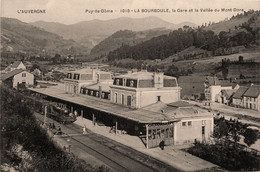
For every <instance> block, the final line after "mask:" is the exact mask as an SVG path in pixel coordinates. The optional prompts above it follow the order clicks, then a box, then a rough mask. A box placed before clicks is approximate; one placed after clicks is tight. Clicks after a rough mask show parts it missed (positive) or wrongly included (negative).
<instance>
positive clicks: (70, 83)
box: [64, 69, 113, 94]
mask: <svg viewBox="0 0 260 172" xmlns="http://www.w3.org/2000/svg"><path fill="white" fill-rule="evenodd" d="M97 83H102V84H112V83H113V80H112V77H111V74H110V72H105V71H101V70H99V69H81V70H77V71H73V72H72V71H71V72H68V73H67V76H66V78H64V84H65V92H66V93H73V94H79V93H80V91H81V88H82V89H83V88H86V86H87V85H93V84H97Z"/></svg>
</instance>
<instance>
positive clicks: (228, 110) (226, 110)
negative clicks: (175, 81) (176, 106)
mask: <svg viewBox="0 0 260 172" xmlns="http://www.w3.org/2000/svg"><path fill="white" fill-rule="evenodd" d="M185 101H186V100H185ZM188 102H189V103H190V104H194V105H197V106H200V107H202V108H205V109H208V110H211V111H214V112H215V113H217V112H220V113H221V114H222V115H223V116H225V118H226V119H227V120H229V119H230V118H232V119H238V118H237V114H244V115H247V116H251V117H253V118H259V119H260V115H259V112H258V111H254V110H249V109H240V108H235V107H231V106H227V105H224V104H220V103H214V104H213V105H211V106H210V107H209V106H205V103H201V102H195V101H188ZM239 121H240V122H242V123H245V124H249V125H252V126H256V127H257V128H260V122H258V121H255V120H252V119H248V118H246V116H245V117H241V118H240V119H239Z"/></svg>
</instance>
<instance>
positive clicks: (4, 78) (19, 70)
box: [1, 69, 24, 81]
mask: <svg viewBox="0 0 260 172" xmlns="http://www.w3.org/2000/svg"><path fill="white" fill-rule="evenodd" d="M22 71H24V70H23V69H15V70H13V71H11V72H8V73H6V74H4V75H3V76H2V77H1V79H2V81H4V80H6V79H8V78H10V77H13V76H14V75H17V74H18V73H21V72H22Z"/></svg>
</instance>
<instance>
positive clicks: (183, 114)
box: [143, 101, 212, 120]
mask: <svg viewBox="0 0 260 172" xmlns="http://www.w3.org/2000/svg"><path fill="white" fill-rule="evenodd" d="M173 105H174V106H173ZM143 109H145V110H148V111H151V112H157V113H161V114H162V115H163V116H164V118H165V120H169V119H179V120H181V119H185V118H198V117H212V114H211V113H209V112H208V111H207V110H204V109H201V108H199V107H195V106H193V105H191V104H189V103H188V102H184V101H178V102H173V103H170V104H165V103H163V102H157V103H154V104H152V105H148V106H146V107H144V108H143Z"/></svg>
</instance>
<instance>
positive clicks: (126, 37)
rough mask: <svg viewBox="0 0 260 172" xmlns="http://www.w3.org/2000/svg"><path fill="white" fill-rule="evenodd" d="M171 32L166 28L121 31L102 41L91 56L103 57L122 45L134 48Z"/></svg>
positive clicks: (92, 51)
mask: <svg viewBox="0 0 260 172" xmlns="http://www.w3.org/2000/svg"><path fill="white" fill-rule="evenodd" d="M170 31H171V30H166V29H164V28H157V29H151V30H145V31H139V32H134V31H130V30H120V31H117V32H115V33H114V34H112V35H111V36H109V37H108V38H106V39H104V40H103V41H101V42H100V43H99V44H98V45H96V46H95V47H94V48H93V49H92V50H91V52H90V55H91V56H95V57H102V56H105V55H107V54H108V53H109V52H110V51H113V50H115V49H117V48H119V47H120V46H122V45H129V46H133V45H136V44H138V43H141V42H144V41H146V40H149V39H151V38H153V37H156V36H160V35H165V34H168V33H170Z"/></svg>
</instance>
